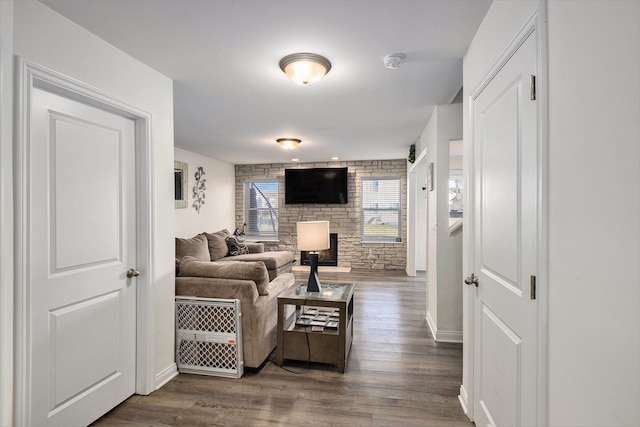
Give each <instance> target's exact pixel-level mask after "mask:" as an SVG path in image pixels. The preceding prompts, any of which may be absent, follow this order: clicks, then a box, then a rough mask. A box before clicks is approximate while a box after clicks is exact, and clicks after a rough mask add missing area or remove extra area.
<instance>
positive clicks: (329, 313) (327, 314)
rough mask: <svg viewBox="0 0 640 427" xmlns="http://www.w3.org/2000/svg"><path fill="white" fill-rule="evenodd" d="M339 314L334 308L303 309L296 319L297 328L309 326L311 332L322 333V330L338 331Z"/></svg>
mask: <svg viewBox="0 0 640 427" xmlns="http://www.w3.org/2000/svg"><path fill="white" fill-rule="evenodd" d="M338 319H339V312H338V309H335V308H325V307H305V308H303V309H302V310H301V312H300V315H299V316H298V318H297V319H296V325H298V326H305V327H306V326H311V332H322V331H324V328H328V329H338Z"/></svg>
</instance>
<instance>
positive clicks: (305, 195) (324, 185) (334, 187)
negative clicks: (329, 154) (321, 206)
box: [284, 168, 349, 205]
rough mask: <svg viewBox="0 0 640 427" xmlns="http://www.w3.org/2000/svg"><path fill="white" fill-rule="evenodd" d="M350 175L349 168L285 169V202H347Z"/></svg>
mask: <svg viewBox="0 0 640 427" xmlns="http://www.w3.org/2000/svg"><path fill="white" fill-rule="evenodd" d="M348 176H349V173H348V171H347V168H312V169H285V170H284V202H285V204H287V205H292V204H308V203H326V204H345V203H347V202H348V201H349V197H348V194H347V177H348Z"/></svg>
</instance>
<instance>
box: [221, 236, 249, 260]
mask: <svg viewBox="0 0 640 427" xmlns="http://www.w3.org/2000/svg"><path fill="white" fill-rule="evenodd" d="M225 241H226V242H227V247H228V248H229V255H231V256H234V255H244V254H248V253H249V248H248V247H247V244H246V243H245V242H244V241H240V240H239V239H238V238H237V237H236V236H229V237H227V238H226V239H225Z"/></svg>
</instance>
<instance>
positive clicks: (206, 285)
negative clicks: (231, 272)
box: [176, 277, 259, 307]
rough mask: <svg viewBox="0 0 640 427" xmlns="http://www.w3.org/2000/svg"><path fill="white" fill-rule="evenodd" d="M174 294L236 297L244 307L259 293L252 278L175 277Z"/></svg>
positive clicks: (252, 301)
mask: <svg viewBox="0 0 640 427" xmlns="http://www.w3.org/2000/svg"><path fill="white" fill-rule="evenodd" d="M176 296H191V297H200V298H224V299H236V298H237V299H239V300H240V301H241V302H242V304H244V306H245V307H248V306H250V305H252V304H254V303H255V302H256V300H257V299H258V296H259V294H258V288H257V287H256V283H255V282H254V281H253V280H241V279H219V278H213V277H176Z"/></svg>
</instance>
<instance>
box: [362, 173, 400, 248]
mask: <svg viewBox="0 0 640 427" xmlns="http://www.w3.org/2000/svg"><path fill="white" fill-rule="evenodd" d="M361 186H362V187H361V193H360V195H361V197H360V200H361V201H362V206H361V210H362V211H361V215H360V218H361V221H362V224H361V225H362V227H361V228H362V240H363V241H367V242H395V241H396V239H398V238H399V237H400V231H401V230H400V188H401V187H400V186H401V183H400V178H362V181H361Z"/></svg>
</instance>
